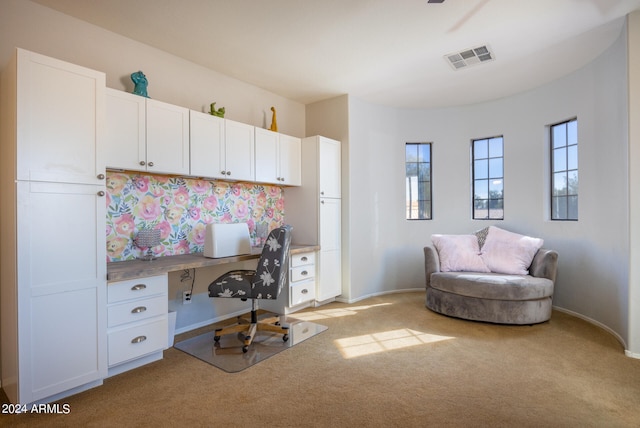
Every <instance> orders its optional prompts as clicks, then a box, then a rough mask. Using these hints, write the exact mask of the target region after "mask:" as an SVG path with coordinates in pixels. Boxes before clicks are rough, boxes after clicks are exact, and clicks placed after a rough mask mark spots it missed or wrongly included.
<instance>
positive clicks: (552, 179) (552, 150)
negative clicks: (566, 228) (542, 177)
mask: <svg viewBox="0 0 640 428" xmlns="http://www.w3.org/2000/svg"><path fill="white" fill-rule="evenodd" d="M572 123H573V124H574V125H573V127H572V128H573V129H574V131H575V143H571V144H570V143H569V140H570V135H569V132H570V124H572ZM559 126H564V127H565V135H564V145H557V146H556V142H555V138H554V131H555V130H556V129H557V127H559ZM572 147H575V149H574V153H575V154H574V156H575V160H574V163H575V168H570V165H569V164H570V162H571V160H570V153H569V150H570V148H572ZM579 147H580V144H579V138H578V118H577V117H574V118H571V119H567V120H564V121H561V122H557V123H554V124H552V125H549V219H550V220H551V221H578V220H579V218H580V213H579V211H580V202H579V201H580V190H579V189H580V167H579V153H578V151H579ZM562 149H564V153H563V154H564V160H565V168H564V169H556V168H555V162H556V156H555V154H556V151H558V150H562ZM571 172H575V184H574V185H571V184H569V183H570V178H569V177H570V173H571ZM562 173H564V175H565V183H566V185H565V188H566V192H567V193H566V195H556V175H557V174H562ZM571 189H575V193H570V190H571ZM572 197H573V198H575V210H574V211H575V216H571V213H570V211H571V209H570V206H569V205H570V204H569V199H570V198H572ZM556 198H558V199H560V198H563V199H564V200H565V204H564V205H565V207H564V208H565V209H564V211H565V213H564V215H565V216H564V217H560V216H558V217H556V216H557V213H556V211H557V209H555V208H556V207H557V205H556V204H555V203H554V200H556Z"/></svg>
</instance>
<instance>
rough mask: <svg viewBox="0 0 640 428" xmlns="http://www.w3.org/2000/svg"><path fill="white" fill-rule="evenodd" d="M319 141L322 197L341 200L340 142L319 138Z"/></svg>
mask: <svg viewBox="0 0 640 428" xmlns="http://www.w3.org/2000/svg"><path fill="white" fill-rule="evenodd" d="M318 140H319V141H318V142H319V148H318V150H319V158H320V159H319V171H318V172H319V174H318V175H319V185H320V189H319V190H320V197H321V198H340V195H341V185H342V184H341V181H340V175H341V174H340V171H341V170H342V169H341V160H340V159H341V157H340V155H341V154H340V142H339V141H336V140H332V139H330V138H326V137H318Z"/></svg>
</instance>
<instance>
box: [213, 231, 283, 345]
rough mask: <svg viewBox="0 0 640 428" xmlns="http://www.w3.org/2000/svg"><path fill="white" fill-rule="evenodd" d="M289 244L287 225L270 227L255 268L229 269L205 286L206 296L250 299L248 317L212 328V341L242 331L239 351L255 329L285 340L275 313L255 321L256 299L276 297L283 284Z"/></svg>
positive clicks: (251, 336) (248, 340)
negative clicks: (242, 336)
mask: <svg viewBox="0 0 640 428" xmlns="http://www.w3.org/2000/svg"><path fill="white" fill-rule="evenodd" d="M290 243H291V226H282V227H279V228H277V229H274V230H272V231H271V233H270V234H269V236H268V237H267V242H266V244H265V245H264V248H263V249H262V255H261V256H260V260H259V261H258V266H257V268H256V270H234V271H230V272H227V273H225V274H224V275H222V276H221V277H219V278H218V279H216V280H215V281H213V282H212V283H211V284H210V285H209V297H221V298H236V299H241V300H247V299H251V319H250V320H245V319H243V318H241V317H238V323H237V324H233V325H231V326H228V327H224V328H219V329H216V331H215V336H214V341H215V342H216V343H218V342H219V340H220V337H221V336H223V335H227V334H233V333H239V332H243V334H244V346H243V347H242V352H247V351H248V349H249V345H251V341H252V340H253V339H254V337H255V335H256V333H257V331H259V330H266V331H270V332H275V333H280V334H282V335H283V337H282V339H283V340H284V341H285V342H286V341H287V340H288V339H289V327H285V326H281V325H280V323H279V317H278V316H275V317H270V318H268V319H261V320H260V321H258V313H257V310H258V305H257V299H277V298H278V295H279V294H280V290H281V289H282V286H283V285H284V284H286V283H287V274H288V265H289V246H290Z"/></svg>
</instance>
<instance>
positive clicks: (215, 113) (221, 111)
mask: <svg viewBox="0 0 640 428" xmlns="http://www.w3.org/2000/svg"><path fill="white" fill-rule="evenodd" d="M209 114H211V115H212V116H218V117H224V107H220V108H219V109H217V110H216V103H211V111H209Z"/></svg>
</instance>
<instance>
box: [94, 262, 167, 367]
mask: <svg viewBox="0 0 640 428" xmlns="http://www.w3.org/2000/svg"><path fill="white" fill-rule="evenodd" d="M167 293H168V283H167V275H166V274H165V275H158V276H152V277H146V278H137V279H132V280H127V281H119V282H112V283H110V284H109V285H108V287H107V302H108V306H107V327H108V329H107V343H108V345H107V348H108V365H109V376H113V375H114V374H118V373H122V372H124V371H127V370H130V369H132V368H135V367H139V366H141V365H144V364H147V363H149V362H151V361H156V360H159V359H161V358H162V351H163V350H164V349H166V348H167V329H168V325H167V318H168V315H167V314H168V300H167Z"/></svg>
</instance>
